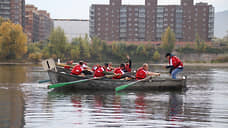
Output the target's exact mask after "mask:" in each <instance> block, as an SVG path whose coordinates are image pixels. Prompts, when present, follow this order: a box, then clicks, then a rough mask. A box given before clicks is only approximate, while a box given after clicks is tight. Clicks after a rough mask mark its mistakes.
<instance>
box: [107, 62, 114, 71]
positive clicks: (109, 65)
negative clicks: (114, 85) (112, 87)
mask: <svg viewBox="0 0 228 128" xmlns="http://www.w3.org/2000/svg"><path fill="white" fill-rule="evenodd" d="M112 70H114V68H113V67H112V62H109V64H108V67H107V71H108V72H111V71H112Z"/></svg>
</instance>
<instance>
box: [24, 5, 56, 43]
mask: <svg viewBox="0 0 228 128" xmlns="http://www.w3.org/2000/svg"><path fill="white" fill-rule="evenodd" d="M25 12H26V15H25V21H26V24H25V32H26V33H27V35H28V39H29V41H30V42H36V41H40V40H45V39H47V38H48V36H49V34H50V33H51V30H52V28H53V21H52V19H51V18H50V14H49V13H47V12H46V11H44V10H38V9H37V8H36V7H35V6H34V5H26V9H25Z"/></svg>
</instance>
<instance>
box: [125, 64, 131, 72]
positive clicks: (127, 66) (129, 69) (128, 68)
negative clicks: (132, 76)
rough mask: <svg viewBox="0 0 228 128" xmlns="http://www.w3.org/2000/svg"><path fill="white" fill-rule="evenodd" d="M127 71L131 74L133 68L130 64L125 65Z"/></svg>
mask: <svg viewBox="0 0 228 128" xmlns="http://www.w3.org/2000/svg"><path fill="white" fill-rule="evenodd" d="M125 70H126V71H127V72H131V68H130V65H129V64H126V65H125Z"/></svg>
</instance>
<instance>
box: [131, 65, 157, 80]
mask: <svg viewBox="0 0 228 128" xmlns="http://www.w3.org/2000/svg"><path fill="white" fill-rule="evenodd" d="M148 70H149V66H148V64H147V63H144V64H143V66H142V67H140V68H139V69H138V70H137V72H136V80H140V79H144V78H146V77H147V76H160V73H155V72H150V71H148Z"/></svg>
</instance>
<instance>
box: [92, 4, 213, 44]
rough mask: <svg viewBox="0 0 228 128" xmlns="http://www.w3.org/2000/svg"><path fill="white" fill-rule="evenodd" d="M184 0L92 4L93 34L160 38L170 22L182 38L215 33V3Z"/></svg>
mask: <svg viewBox="0 0 228 128" xmlns="http://www.w3.org/2000/svg"><path fill="white" fill-rule="evenodd" d="M193 3H194V2H193V0H181V4H180V5H157V0H145V5H122V4H121V0H110V4H109V5H92V6H91V7H90V37H99V38H101V39H103V40H108V41H113V40H124V41H158V40H161V37H162V33H163V32H164V31H165V29H166V28H167V27H168V26H169V27H170V28H171V29H172V30H173V31H174V32H175V34H176V39H177V40H178V41H194V40H195V37H196V35H199V36H200V38H201V39H202V40H205V41H210V40H211V39H212V38H213V36H214V7H213V6H212V5H208V4H207V3H196V4H195V5H194V4H193Z"/></svg>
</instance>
